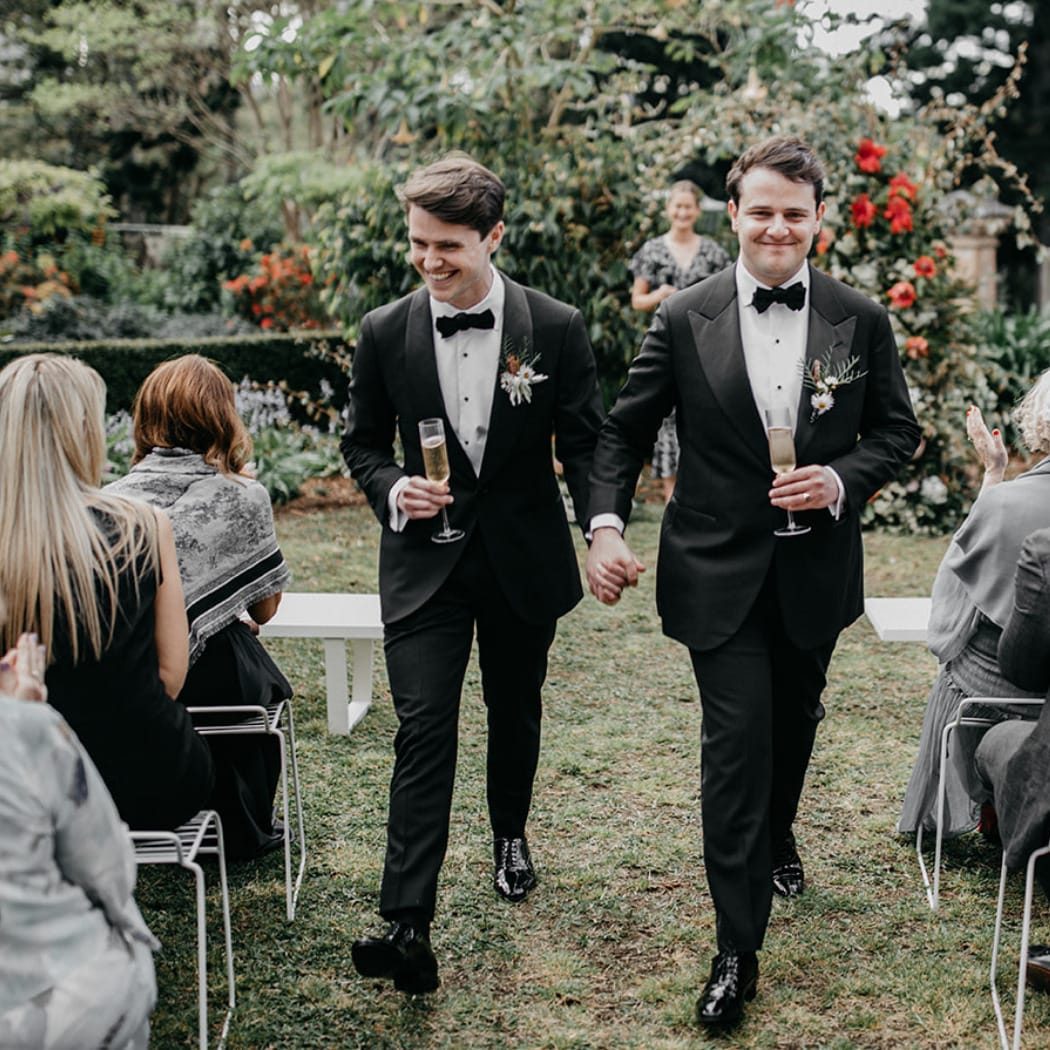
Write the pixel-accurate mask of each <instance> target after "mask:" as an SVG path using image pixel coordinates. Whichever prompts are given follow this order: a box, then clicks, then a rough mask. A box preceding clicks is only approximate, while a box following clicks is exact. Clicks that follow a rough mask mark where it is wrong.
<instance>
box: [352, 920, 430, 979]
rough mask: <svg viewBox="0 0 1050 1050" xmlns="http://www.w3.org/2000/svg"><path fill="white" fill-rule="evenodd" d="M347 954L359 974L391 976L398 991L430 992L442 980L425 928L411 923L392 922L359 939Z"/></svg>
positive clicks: (363, 975)
mask: <svg viewBox="0 0 1050 1050" xmlns="http://www.w3.org/2000/svg"><path fill="white" fill-rule="evenodd" d="M350 957H351V958H352V959H353V960H354V969H355V970H357V972H358V973H359V974H360V975H361V976H362V977H386V978H389V979H392V980H393V982H394V987H395V988H396V989H397V990H398V991H399V992H408V993H409V994H410V995H417V994H421V993H423V992H432V991H434V990H435V989H436V988H437V986H438V985H439V984H440V983H441V981H440V980H439V978H438V968H437V959H435V958H434V952H433V951H432V950H431V947H430V938H429V936H428V933H427V930H426V929H424V928H421V927H419V926H413V925H412V924H411V923H407V922H392V923H391V924H390V925H389V927H387V931H386V933H384V934H381V935H380V936H378V937H360V938H358V940H356V941H354V943H353V946H352V947H351V949H350Z"/></svg>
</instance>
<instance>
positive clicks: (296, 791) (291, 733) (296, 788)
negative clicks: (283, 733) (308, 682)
mask: <svg viewBox="0 0 1050 1050" xmlns="http://www.w3.org/2000/svg"><path fill="white" fill-rule="evenodd" d="M285 713H286V714H287V716H288V749H289V750H290V751H291V753H292V756H291V757H292V794H293V795H294V797H295V820H296V827H297V829H298V832H299V869H298V871H297V872H296V876H295V885H294V886H293V887H292V891H291V898H290V907H289V913H288V921H289V922H290V921H291V920H292V919H294V918H295V909H296V906H297V904H298V902H299V890H300V889H301V888H302V885H303V876H304V875H305V874H306V822H305V821H304V820H303V795H302V790H301V788H300V785H299V758H298V750H297V748H296V746H295V719H294V717H293V715H292V704H291V701H288V702H287V703H286V704H285ZM285 827H286V828H289V827H290V825H289V823H288V820H287V817H286V818H285ZM286 849H287V843H286ZM287 853H288V855H289V857H290V854H291V850H290V849H287ZM288 872H289V869H288V868H286V869H285V873H286V877H287V875H288Z"/></svg>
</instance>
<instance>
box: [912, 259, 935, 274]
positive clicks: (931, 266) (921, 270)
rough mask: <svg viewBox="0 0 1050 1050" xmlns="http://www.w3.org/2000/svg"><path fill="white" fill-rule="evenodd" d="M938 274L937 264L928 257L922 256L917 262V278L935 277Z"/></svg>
mask: <svg viewBox="0 0 1050 1050" xmlns="http://www.w3.org/2000/svg"><path fill="white" fill-rule="evenodd" d="M936 273H937V264H936V263H935V262H934V261H933V259H931V258H930V256H928V255H920V256H919V257H918V259H916V260H915V275H916V277H933V276H934V275H935V274H936Z"/></svg>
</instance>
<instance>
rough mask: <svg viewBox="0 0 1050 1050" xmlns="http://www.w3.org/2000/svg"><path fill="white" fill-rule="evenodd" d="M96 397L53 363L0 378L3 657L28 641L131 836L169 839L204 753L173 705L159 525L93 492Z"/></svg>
mask: <svg viewBox="0 0 1050 1050" xmlns="http://www.w3.org/2000/svg"><path fill="white" fill-rule="evenodd" d="M105 399H106V388H105V384H104V383H103V382H102V378H101V377H100V376H99V374H98V373H97V372H95V371H94V370H93V369H91V368H89V367H88V366H87V365H85V364H83V363H82V362H80V361H77V360H75V359H74V358H70V357H63V356H59V355H55V354H30V355H27V356H25V357H19V358H16V359H15V360H14V361H12V362H10V363H9V364H8V365H7V366H6V367H5V368H4V369H3V370H2V371H0V462H2V469H0V593H2V594H3V595H4V597H5V599H6V602H7V618H6V622H5V623H4V624H2V625H0V651H2V650H6V649H8V648H10V647H11V646H12V645H13V643H14V640H15V639H16V638H18V637H19V635H21V634H23V633H25V632H30V631H31V632H34V633H35V634H37V635H38V636H39V638H40V641H41V643H43V645H44V646H45V650H46V652H47V653H48V657H49V661H50V663H49V666H48V669H47V687H48V693H49V700H50V703H51V704H52V705H53V706H54V707H55V708H56V709H57V710H58V711H59V713H60V714H61V715H62V716H63V717H64V718H65V720H66V721H67V722H68V723H69V725H70V726H71V727H72V728H73V730H74V732H75V733H76V734H77V736H78V737H79V738H80V742H81V743H82V744H83V745H84V748H85V750H86V751H87V753H88V754H89V755H90V756H91V758H92V760H93V761H94V763H95V765H96V766H97V767H98V771H99V773H100V774H101V775H102V779H103V780H104V781H105V783H106V787H107V788H109V791H110V794H111V795H112V796H113V801H114V802H115V803H116V805H117V810H118V812H119V813H120V815H121V817H122V819H123V820H124V821H126V822H127V823H128V824H129V825H131V827H133V828H142V829H166V828H174V827H177V826H178V825H179V824H181V823H182V822H183V821H185V820H187V819H188V818H189V817H191V816H192V815H193V814H194V813H196V812H197V811H198V810H199V809H201V808H202V807H203V806H204V804H205V803H206V802H207V800H208V797H209V795H210V794H211V787H212V780H213V772H212V762H211V754H210V753H209V751H208V746H207V744H206V743H205V742H204V740H203V738H201V737H200V736H199V735H198V734H197V733H196V731H195V730H194V728H193V723H192V721H191V720H190V717H189V715H188V713H187V712H186V709H185V708H184V707H183V706H182V705H181V704H177V703H176V702H175V700H174V697H176V696H177V695H178V693H179V691H180V690H181V689H182V683H183V680H184V679H185V677H186V664H187V655H188V651H187V644H186V612H185V607H184V605H183V601H182V587H181V585H180V583H179V571H178V563H177V561H176V558H175V542H174V540H173V538H172V532H171V525H170V523H169V522H168V519H167V518H166V517H165V516H164V515H163V514H162V513H160V512H158V511H157V510H155V509H154V508H152V507H147V506H145V505H144V504H142V503H139V502H137V501H134V500H129V499H127V498H125V497H122V496H116V495H112V494H110V493H104V492H102V491H101V490H100V489H99V487H98V486H99V483H100V481H101V479H102V471H103V469H104V467H105V464H106V437H105V429H104V423H103V413H104V410H105Z"/></svg>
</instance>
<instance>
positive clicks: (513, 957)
mask: <svg viewBox="0 0 1050 1050" xmlns="http://www.w3.org/2000/svg"><path fill="white" fill-rule="evenodd" d="M660 510H661V508H660V507H659V506H657V505H651V504H650V505H646V506H644V507H643V508H642V509H641V510H640V512H639V515H638V518H637V520H636V522H634V523H633V524H632V528H631V539H632V542H633V544H634V546H635V548H636V549H637V550H638V551H639V553H640V554H641V555H642V557H643V558H644V559H645V560H646V562H647V564H649V566H650V572H648V573H647V574H646V575H645V576H644V577H643V582H642V585H641V586H640V587H639V589H638V591H637V592H635V593H631V594H629V595H628V596H627V597H626V598H625V600H624V601H623V602H621V603H620V605H618V606H617V607H615V608H612V609H609V608H605V607H603V606H600V605H599V604H598V603H597V602H595V601H594V600H593V599H591V598H590V597H587V598H585V599H584V601H583V602H582V603H581V604H580V605H579V606H578V607H577V609H576V610H574V611H573V613H572V614H571V615H569V616H568V617H566V618H565V619H564V620H563V621H562V623H561V627H560V629H559V634H558V638H557V640H556V642H555V646H554V650H553V653H552V659H551V667H550V674H549V678H548V683H547V689H546V694H545V695H546V701H545V702H546V712H545V722H544V734H545V736H544V750H543V754H542V756H541V762H540V770H539V775H538V781H537V785H536V788H537V790H536V796H535V803H534V807H533V812H532V817H531V822H530V827H529V834H530V843H531V845H532V850H533V856H534V859H535V861H536V865H537V869H538V873H539V877H540V886H539V887H538V889H537V890H536V891H535V892H534V893H533V895H532V897H531V898H530V899H529V900H528V901H527V902H525V903H524V904H522V905H519V906H516V907H515V906H511V905H508V904H506V903H504V902H503V901H501V900H500V899H498V898H497V897H496V895H495V893H494V892H493V890H492V889H491V840H490V837H489V831H488V826H487V818H486V811H485V800H484V734H483V725H484V723H483V709H482V705H481V701H480V697H479V687H478V673H477V667H476V664H472V666H471V668H470V669H469V670H468V680H467V683H466V686H465V690H464V704H463V711H462V715H461V727H460V728H461V733H460V738H461V748H460V762H459V772H458V780H457V792H456V798H455V803H454V808H453V814H452V829H451V839H450V844H449V852H448V856H447V859H446V862H445V866H444V870H443V873H442V880H441V885H440V889H439V897H438V915H437V919H436V921H435V924H434V928H433V935H432V937H433V943H434V948H435V951H436V953H437V955H438V960H439V964H440V967H441V979H442V986H441V989H440V990H439V991H438V992H437V993H436V994H434V995H432V996H427V997H419V998H417V999H411V998H408V997H405V996H403V995H401V994H399V993H396V992H394V991H393V989H392V987H391V986H390V985H389V983H387V982H375V981H368V980H364V979H362V978H360V977H358V976H357V975H356V974H355V973H354V971H353V967H352V965H351V963H350V943H351V941H352V940H353V938H354V937H356V936H358V935H359V934H361V933H363V932H366V931H370V930H375V929H378V928H380V920H379V919H378V917H377V915H376V914H375V908H376V901H377V895H378V883H379V874H380V866H381V860H382V853H383V844H384V822H385V819H386V795H387V785H388V782H389V777H390V771H391V764H392V739H393V734H394V730H395V719H394V715H393V711H392V708H391V704H390V700H389V692H388V689H387V685H386V678H385V671H384V668H383V666H382V659H381V657H380V658H379V659H378V660H377V671H376V679H375V703H374V705H373V708H372V710H371V712H370V713H369V714H368V716H367V717H366V718H365V720H364V721H363V722H362V723H361V724H360V725H358V726H357V728H355V729H354V730H353V732H352V733H351V735H350V736H349V737H333V736H329V735H328V734H327V732H326V729H325V710H324V707H325V704H324V670H323V662H322V655H321V644H320V642H314V641H310V642H305V643H299V642H296V641H294V640H281V641H279V642H277V641H275V642H273V643H271V644H272V650H273V651H274V653H275V655H276V656H277V659H278V660H279V662H280V663H281V666H282V667H283V668H284V670H285V672H286V673H287V674H288V677H289V678H290V680H291V681H292V683H293V685H294V686H295V691H296V700H295V704H296V707H295V712H296V724H297V726H296V727H297V731H298V742H299V761H300V769H301V773H302V777H303V782H304V794H305V805H306V812H307V832H308V844H309V849H310V857H309V863H308V868H307V874H306V879H305V881H304V884H303V890H302V895H301V897H300V903H299V914H298V917H297V918H296V920H295V922H293V923H291V924H288V923H286V922H285V920H284V897H283V892H284V886H283V869H282V862H281V857H280V855H279V854H275V855H271V856H270V857H267V858H266V859H265V860H263V861H260V862H257V863H249V864H243V865H239V866H236V867H233V868H231V894H232V908H233V922H234V947H235V953H236V971H237V978H238V984H237V995H238V1007H237V1012H236V1013H235V1015H234V1020H233V1025H232V1030H231V1035H230V1040H229V1045H230V1046H231V1047H234V1048H236V1047H253V1048H263V1047H280V1048H284V1047H288V1048H299V1047H303V1048H306V1047H331V1048H340V1050H341V1048H358V1047H359V1048H362V1050H364V1048H367V1050H395V1048H396V1050H423V1048H426V1050H438V1048H442V1050H490V1048H496V1047H500V1048H504V1047H506V1048H512V1050H570V1048H571V1050H621V1048H622V1050H627V1048H631V1050H684V1048H692V1047H697V1048H700V1047H716V1046H718V1047H721V1046H733V1047H779V1048H802V1047H805V1048H816V1047H827V1048H836V1050H846V1048H850V1047H863V1048H884V1047H901V1048H909V1050H918V1048H931V1050H932V1048H944V1047H957V1048H965V1050H975V1048H985V1047H987V1048H989V1050H991V1048H993V1047H994V1046H996V1045H997V1042H996V1038H995V1026H994V1018H993V1014H992V1009H991V1002H990V998H989V994H988V984H987V971H988V960H989V953H990V940H991V927H992V920H993V916H994V900H995V893H996V888H997V880H998V855H997V853H996V851H995V850H994V849H993V848H992V847H991V846H989V845H987V844H985V843H984V842H983V841H981V840H980V839H979V838H978V837H977V836H967V837H965V838H964V839H963V840H962V841H959V842H955V843H950V844H949V845H948V846H947V848H946V853H947V857H946V863H945V870H944V874H943V878H942V903H941V908H940V911H939V912H938V913H937V914H933V913H931V912H930V910H929V908H928V907H927V905H926V901H925V897H924V895H923V892H922V884H921V881H920V877H919V872H918V868H917V866H916V862H915V856H914V852H913V848H912V844H911V842H910V841H903V840H901V839H899V838H898V837H897V836H896V835H895V834H894V830H893V829H894V825H895V822H896V817H897V812H898V808H899V804H900V799H901V796H902V794H903V790H904V785H905V782H906V780H907V777H908V772H909V768H910V763H911V760H912V758H913V755H914V751H915V747H916V742H917V739H918V732H919V727H920V724H921V721H922V712H923V708H924V705H925V698H926V693H927V691H928V689H929V686H930V683H931V681H932V679H933V676H934V672H935V663H934V660H933V658H932V657H931V656H930V655H929V653H928V652H926V650H925V647H923V646H921V645H915V644H907V643H880V642H879V641H878V639H877V638H876V636H875V634H874V632H873V631H872V630H871V628H870V627H869V625H868V623H867V621H866V620H864V619H862V620H860V621H858V622H857V623H856V624H854V625H853V626H852V627H851V628H850V629H849V630H848V631H846V632H845V634H844V635H843V637H842V639H841V640H840V643H839V647H838V650H837V652H836V654H835V658H834V661H833V663H832V667H831V672H830V681H829V686H828V689H827V691H826V693H825V697H824V702H825V706H826V708H827V711H828V717H827V718H826V720H825V722H824V724H823V726H822V727H821V731H820V734H819V736H818V741H817V749H816V752H815V754H814V758H813V762H812V765H811V767H810V775H809V780H808V783H807V788H806V792H805V795H804V796H803V808H802V812H801V814H800V817H799V820H798V824H797V828H796V830H797V833H798V837H799V845H800V850H801V852H802V855H803V858H804V860H805V863H806V874H807V890H806V893H805V894H804V896H803V897H801V898H800V899H798V900H796V901H792V902H785V901H782V900H779V899H778V900H776V901H774V909H773V918H772V922H771V924H770V928H769V935H768V937H767V940H766V950H765V951H764V952H763V953H762V955H761V975H760V979H759V992H758V997H757V998H756V999H755V1001H754V1002H753V1003H752V1004H751V1006H750V1008H749V1010H748V1012H747V1015H746V1019H745V1021H744V1023H743V1024H742V1025H741V1026H740V1027H739V1028H738V1029H737V1030H736V1031H735V1032H734V1033H733V1034H732V1035H731V1036H728V1037H722V1038H719V1039H709V1038H708V1037H707V1036H706V1035H705V1034H704V1033H703V1032H701V1031H699V1030H698V1029H697V1028H696V1026H695V1022H694V1020H693V1017H694V1005H695V1002H696V998H697V994H698V992H699V989H700V987H701V986H702V984H703V982H704V980H705V979H706V976H707V970H708V967H709V963H710V956H711V954H712V952H713V946H714V916H713V912H712V908H711V902H710V900H709V895H708V890H707V884H706V881H705V878H704V873H703V863H702V858H701V854H700V830H699V800H698V792H699V735H700V734H699V724H700V705H699V703H698V702H697V697H696V689H695V685H694V683H693V679H692V674H691V670H690V667H689V661H688V658H687V654H686V652H685V650H684V649H683V648H682V647H681V646H679V645H678V644H676V643H673V642H670V641H669V640H667V639H666V638H664V637H663V635H662V634H661V633H660V627H659V623H658V621H657V618H656V615H655V612H654V604H653V593H652V591H653V583H654V573H653V572H652V571H651V569H652V566H653V564H654V562H655V551H656V540H657V532H658V527H659V517H660ZM278 530H279V533H280V537H281V542H282V545H283V548H284V551H285V554H286V557H287V558H288V561H289V562H290V564H291V566H292V570H293V573H294V583H293V589H295V590H350V591H354V590H363V591H374V590H376V587H377V577H376V560H375V551H376V543H377V538H378V526H377V524H376V522H375V521H374V519H373V518H372V516H371V512H370V511H369V510H368V509H367V508H364V507H358V508H353V509H341V510H338V511H317V512H312V513H309V514H295V513H289V512H285V513H283V514H282V515H281V517H280V518H279V521H278ZM946 542H947V541H946V540H942V539H920V538H916V539H901V538H896V537H889V536H884V535H879V534H875V535H871V536H869V537H868V540H867V562H868V570H867V571H868V593H869V594H882V595H907V594H922V593H927V592H928V589H929V585H930V582H931V581H932V578H933V573H934V571H935V569H936V565H937V562H938V561H939V559H940V556H941V554H942V552H943V550H944V547H945V545H946ZM580 552H581V555H582V552H583V545H582V542H581V543H580ZM523 571H527V567H523ZM212 882H214V878H212ZM139 887H140V888H139V901H140V904H141V906H142V909H143V912H144V914H145V915H146V918H147V920H148V921H149V923H150V925H151V926H152V928H153V930H154V932H156V934H157V935H158V936H159V937H160V939H161V940H162V942H163V943H164V950H163V952H162V954H161V955H160V956H159V957H158V980H159V985H160V1000H159V1003H158V1007H157V1011H156V1013H155V1015H154V1046H157V1047H161V1048H168V1047H177V1046H185V1045H193V1040H194V1037H195V1033H196V990H195V989H196V985H195V980H196V977H195V965H194V958H195V956H194V944H195V941H194V925H193V914H194V909H193V902H192V896H191V892H190V880H189V878H188V877H185V876H184V875H183V873H181V872H178V871H176V870H174V869H166V868H161V869H145V870H143V871H142V872H141V873H140V878H139ZM1020 889H1021V880H1020V878H1019V877H1015V878H1014V880H1013V881H1012V883H1011V890H1010V900H1009V914H1010V915H1011V924H1010V927H1009V939H1008V942H1007V947H1006V957H1005V960H1004V965H1005V966H1006V967H1007V968H1008V969H1012V970H1013V973H1014V975H1016V969H1015V966H1016V951H1017V947H1016V944H1017V940H1018V937H1017V932H1016V931H1017V930H1018V927H1019V924H1018V923H1017V922H1016V921H1014V918H1013V917H1017V916H1019V915H1020V908H1021V899H1020V898H1021V893H1020ZM210 903H211V904H213V905H214V904H216V903H217V899H216V898H214V897H213V898H211V900H210ZM216 913H217V908H215V907H213V908H212V909H211V914H212V915H213V917H214V916H215V914H216ZM210 930H211V933H210V943H211V945H213V946H216V945H218V944H219V943H220V936H219V933H220V929H219V926H218V923H217V922H213V923H212V924H211V926H210ZM1034 933H1035V936H1036V939H1037V940H1038V939H1045V938H1046V937H1047V936H1050V915H1048V913H1047V908H1046V905H1045V902H1043V901H1039V902H1038V903H1037V905H1036V928H1035V931H1034ZM218 963H219V955H218V954H217V953H215V952H213V971H212V973H213V981H212V992H213V995H212V1009H213V1012H214V1016H215V1017H216V1018H217V1017H218V1016H220V1015H221V1009H220V1004H221V1002H222V996H223V989H222V985H221V981H220V978H219V977H218V976H217V974H218V973H219V969H218ZM1001 987H1002V988H1003V989H1004V992H1005V994H1006V997H1007V1002H1008V1004H1012V996H1011V995H1010V994H1009V990H1010V988H1012V982H1011V981H1009V980H1008V979H1007V980H1003V981H1002V983H1001ZM1026 1036H1027V1038H1026V1041H1025V1045H1026V1046H1031V1047H1036V1046H1047V1045H1048V1044H1050V999H1048V998H1047V997H1046V996H1044V995H1041V994H1039V993H1032V994H1030V995H1029V997H1028V1006H1027V1010H1026Z"/></svg>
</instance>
